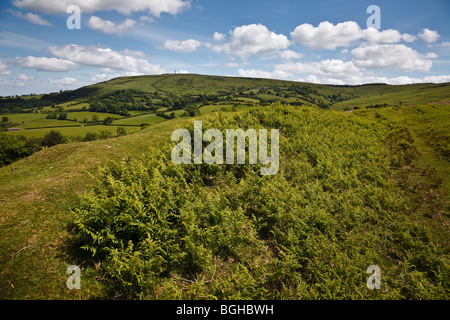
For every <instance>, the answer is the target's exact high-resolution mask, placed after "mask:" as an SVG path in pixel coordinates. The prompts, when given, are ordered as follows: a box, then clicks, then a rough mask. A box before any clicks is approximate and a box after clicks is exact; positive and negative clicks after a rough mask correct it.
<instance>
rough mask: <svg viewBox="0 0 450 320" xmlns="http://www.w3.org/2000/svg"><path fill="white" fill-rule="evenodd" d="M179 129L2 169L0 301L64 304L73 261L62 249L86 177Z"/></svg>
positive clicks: (57, 151) (62, 148) (77, 147)
mask: <svg viewBox="0 0 450 320" xmlns="http://www.w3.org/2000/svg"><path fill="white" fill-rule="evenodd" d="M179 126H180V121H171V122H170V123H168V122H166V123H164V124H155V125H154V126H152V128H150V129H147V130H143V131H141V132H138V133H135V134H132V135H128V136H124V137H121V138H116V139H110V140H98V141H94V142H89V143H71V144H65V145H58V146H55V147H52V148H49V149H45V150H43V151H40V152H38V153H35V154H33V155H32V156H30V157H29V158H26V159H23V160H21V161H18V162H16V163H13V164H12V165H10V166H7V167H3V168H0V177H1V178H0V180H1V182H2V183H1V186H0V211H1V215H0V234H1V235H2V237H1V241H0V266H1V268H0V297H1V298H13V299H17V298H20V299H38V298H66V297H67V290H66V288H65V285H64V283H63V282H64V279H65V278H66V274H65V270H66V268H67V265H68V264H71V261H67V260H65V257H64V254H63V253H61V251H60V249H61V246H62V245H63V239H64V237H65V235H66V230H65V229H66V224H67V222H68V221H69V218H70V216H69V213H68V208H69V207H70V206H71V205H73V203H74V201H75V199H76V196H77V195H79V194H81V193H82V192H84V191H86V190H87V188H88V186H89V185H90V183H91V182H92V181H91V179H90V178H89V177H88V175H86V172H91V173H95V172H96V167H97V166H98V165H101V164H104V163H106V162H107V160H110V159H111V160H119V159H121V158H122V157H124V156H130V157H133V156H136V157H137V156H140V155H141V154H144V153H145V152H146V151H147V150H148V149H147V147H148V146H149V145H152V146H155V147H157V146H158V145H159V144H160V143H162V142H163V141H164V140H167V139H168V138H169V139H170V134H171V132H172V131H173V130H174V129H175V128H177V127H179ZM106 146H111V148H107V147H106ZM81 291H83V292H82V294H86V293H88V292H89V290H81ZM69 297H70V296H69Z"/></svg>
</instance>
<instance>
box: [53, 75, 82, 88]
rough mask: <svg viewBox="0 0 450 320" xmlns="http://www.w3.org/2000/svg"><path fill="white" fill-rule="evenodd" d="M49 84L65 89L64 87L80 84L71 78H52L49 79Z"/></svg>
mask: <svg viewBox="0 0 450 320" xmlns="http://www.w3.org/2000/svg"><path fill="white" fill-rule="evenodd" d="M48 82H49V83H50V84H55V85H57V86H59V87H64V86H70V85H73V84H76V83H77V82H78V80H77V79H75V78H71V77H65V78H50V79H48Z"/></svg>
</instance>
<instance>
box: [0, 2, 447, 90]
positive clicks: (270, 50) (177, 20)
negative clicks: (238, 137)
mask: <svg viewBox="0 0 450 320" xmlns="http://www.w3.org/2000/svg"><path fill="white" fill-rule="evenodd" d="M1 4H2V7H1V8H0V95H3V96H7V95H16V94H29V93H44V92H52V91H59V90H61V89H62V90H65V89H75V88H78V87H80V86H84V85H88V84H92V83H96V82H100V81H105V80H108V79H111V78H115V77H118V76H133V75H142V74H161V73H172V72H175V71H176V72H179V73H199V74H210V75H225V76H245V77H265V78H276V79H284V80H293V81H307V82H315V83H330V84H362V83H371V82H372V83H373V82H385V83H390V84H406V83H419V82H436V83H437V82H450V22H449V19H448V17H449V14H450V1H448V0H428V1H381V0H373V1H365V0H347V1H336V0H333V1H332V0H318V1H284V0H278V1H250V0H241V1H235V0H230V1H219V0H204V1H203V0H191V1H189V0H127V1H119V0H98V1H83V0H8V1H2V2H1ZM70 5H77V6H78V7H79V8H80V12H81V19H80V21H81V24H80V27H81V29H69V28H68V27H67V20H68V18H69V17H70V16H71V14H70V13H67V8H68V6H70ZM370 5H376V6H378V8H379V9H380V20H379V22H380V23H379V25H380V28H378V29H377V28H368V25H367V19H368V18H369V17H370V16H371V13H369V14H368V13H367V12H366V10H367V8H368V7H369V6H370Z"/></svg>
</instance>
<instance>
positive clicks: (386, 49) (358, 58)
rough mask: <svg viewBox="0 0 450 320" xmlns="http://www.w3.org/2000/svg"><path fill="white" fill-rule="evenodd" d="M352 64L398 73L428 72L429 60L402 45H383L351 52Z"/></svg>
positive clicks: (430, 63)
mask: <svg viewBox="0 0 450 320" xmlns="http://www.w3.org/2000/svg"><path fill="white" fill-rule="evenodd" d="M352 56H353V63H354V64H355V65H356V66H358V67H363V68H387V69H393V70H398V71H407V72H409V71H414V70H418V71H429V70H430V68H431V65H432V62H431V61H430V60H426V59H423V58H421V56H420V54H419V53H418V52H417V51H415V50H413V49H411V48H409V47H407V46H405V45H403V44H394V45H390V44H385V45H375V46H367V47H360V48H356V49H354V50H352Z"/></svg>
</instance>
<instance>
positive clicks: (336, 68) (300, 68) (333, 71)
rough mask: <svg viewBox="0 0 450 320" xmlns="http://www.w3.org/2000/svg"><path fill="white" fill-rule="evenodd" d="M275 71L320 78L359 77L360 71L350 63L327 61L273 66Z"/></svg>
mask: <svg viewBox="0 0 450 320" xmlns="http://www.w3.org/2000/svg"><path fill="white" fill-rule="evenodd" d="M275 69H277V70H284V71H288V72H292V73H296V74H313V75H320V76H333V77H341V78H346V79H348V78H351V77H354V76H361V71H360V70H359V68H357V67H356V66H355V65H354V64H353V62H351V61H347V62H346V61H342V60H338V59H327V60H323V61H318V62H316V61H310V62H305V63H303V62H296V63H284V64H278V65H275Z"/></svg>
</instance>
